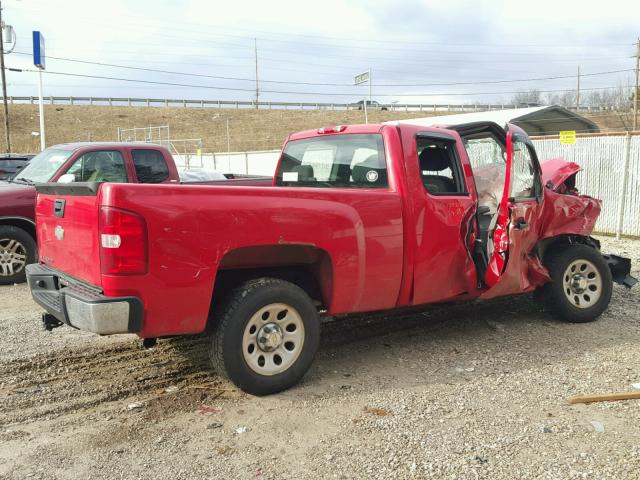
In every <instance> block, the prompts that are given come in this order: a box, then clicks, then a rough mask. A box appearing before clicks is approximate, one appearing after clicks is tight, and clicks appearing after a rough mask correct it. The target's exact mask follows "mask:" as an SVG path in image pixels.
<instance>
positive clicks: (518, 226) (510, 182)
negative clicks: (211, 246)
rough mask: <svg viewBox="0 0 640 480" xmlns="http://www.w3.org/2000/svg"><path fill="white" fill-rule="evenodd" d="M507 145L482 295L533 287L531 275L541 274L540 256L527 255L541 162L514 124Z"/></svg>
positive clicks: (535, 233)
mask: <svg viewBox="0 0 640 480" xmlns="http://www.w3.org/2000/svg"><path fill="white" fill-rule="evenodd" d="M506 147H507V148H506V166H505V177H504V179H505V183H504V188H503V192H502V199H501V201H500V204H499V207H498V215H497V221H496V224H495V228H494V230H493V232H491V233H490V235H491V238H492V239H493V251H492V253H491V255H490V256H489V261H488V265H487V269H486V272H485V275H484V283H485V285H486V286H487V287H488V289H487V290H486V291H485V292H484V293H483V294H482V295H481V298H493V297H498V296H501V295H509V294H514V293H520V292H525V291H529V290H532V289H533V288H534V287H535V286H534V285H533V284H532V282H531V279H532V278H535V277H536V276H537V275H544V269H543V268H542V266H541V265H540V262H539V260H538V259H537V258H536V257H531V256H530V255H529V254H530V253H531V251H532V249H533V248H534V246H535V244H536V242H537V240H538V237H539V221H538V217H539V215H538V213H539V209H540V208H542V199H543V195H542V183H541V180H540V176H541V172H540V165H539V163H538V159H537V158H536V154H535V150H534V148H533V145H532V144H531V141H530V140H529V139H528V137H527V136H526V135H525V134H524V133H523V132H522V131H521V130H520V129H518V128H517V127H513V126H510V127H509V130H508V131H507V141H506Z"/></svg>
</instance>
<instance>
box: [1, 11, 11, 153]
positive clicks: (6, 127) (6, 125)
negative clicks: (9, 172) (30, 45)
mask: <svg viewBox="0 0 640 480" xmlns="http://www.w3.org/2000/svg"><path fill="white" fill-rule="evenodd" d="M0 69H2V98H3V100H4V133H5V138H6V142H7V153H11V132H10V131H9V106H8V105H7V78H6V76H5V71H4V22H3V21H2V2H0Z"/></svg>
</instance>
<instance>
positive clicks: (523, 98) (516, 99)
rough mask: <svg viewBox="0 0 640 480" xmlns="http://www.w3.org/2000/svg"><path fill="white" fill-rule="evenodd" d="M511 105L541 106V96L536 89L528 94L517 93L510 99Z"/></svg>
mask: <svg viewBox="0 0 640 480" xmlns="http://www.w3.org/2000/svg"><path fill="white" fill-rule="evenodd" d="M511 103H514V104H516V105H518V104H521V103H526V104H530V103H534V104H541V103H542V95H541V94H540V90H538V89H537V88H534V89H531V90H529V91H528V92H518V93H516V94H515V95H514V96H513V98H512V99H511Z"/></svg>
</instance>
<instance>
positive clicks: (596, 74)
mask: <svg viewBox="0 0 640 480" xmlns="http://www.w3.org/2000/svg"><path fill="white" fill-rule="evenodd" d="M14 53H17V54H19V55H27V56H30V55H31V54H30V53H26V52H14ZM47 58H51V59H54V60H61V61H65V62H73V63H82V64H88V65H99V66H104V67H114V68H123V69H128V70H140V71H145V72H154V73H166V74H171V75H183V76H191V77H202V78H213V79H218V80H233V81H243V82H255V80H256V79H255V77H254V78H241V77H225V76H218V75H206V74H201V73H190V72H177V71H172V70H160V69H154V68H144V67H132V66H129V65H119V64H114V63H105V62H93V61H89V60H80V59H77V58H67V57H54V56H51V55H49V56H48V57H47ZM632 71H635V69H633V68H627V69H623V70H610V71H606V72H593V73H583V74H581V75H580V76H581V77H593V76H598V75H611V74H614V73H624V72H632ZM577 76H578V75H575V74H572V75H556V76H551V77H534V78H519V79H511V80H481V81H474V82H446V83H445V82H441V83H376V84H375V86H376V87H445V86H457V85H491V84H504V83H519V82H534V81H546V80H560V79H567V78H576V77H577ZM260 82H261V83H275V84H286V85H314V86H326V87H353V84H352V83H326V82H292V81H283V80H263V79H261V80H260Z"/></svg>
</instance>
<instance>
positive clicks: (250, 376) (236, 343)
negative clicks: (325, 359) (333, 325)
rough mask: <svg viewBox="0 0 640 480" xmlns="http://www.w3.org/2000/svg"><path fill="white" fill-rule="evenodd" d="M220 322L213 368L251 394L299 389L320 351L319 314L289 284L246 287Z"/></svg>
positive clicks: (265, 281)
mask: <svg viewBox="0 0 640 480" xmlns="http://www.w3.org/2000/svg"><path fill="white" fill-rule="evenodd" d="M217 320H218V322H217V325H216V328H215V329H214V331H213V332H212V333H211V337H210V342H209V346H210V349H209V357H210V359H211V363H212V365H213V367H214V368H215V369H216V370H218V371H220V372H222V373H225V374H226V375H227V377H229V379H230V380H231V381H232V382H233V383H235V384H236V385H237V386H238V387H240V388H241V389H242V390H244V391H245V392H247V393H251V394H254V395H268V394H271V393H276V392H279V391H281V390H285V389H287V388H289V387H291V386H293V385H295V384H296V383H297V382H298V381H299V380H300V379H301V378H302V377H303V376H304V374H305V373H306V371H307V370H308V369H309V367H310V365H311V362H312V361H313V357H314V356H315V353H316V351H317V350H318V344H319V339H320V321H319V318H318V313H317V311H316V309H315V307H314V305H313V302H312V301H311V298H309V296H308V295H307V294H306V292H305V291H304V290H302V289H301V288H300V287H298V286H297V285H294V284H292V283H290V282H286V281H283V280H279V279H274V278H260V279H256V280H251V281H248V282H245V283H243V284H242V285H240V286H239V287H238V288H236V289H235V290H234V291H233V292H232V293H231V295H230V297H229V300H228V302H227V303H226V305H225V306H224V307H223V308H222V309H221V311H220V312H219V316H218V319H217Z"/></svg>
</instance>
